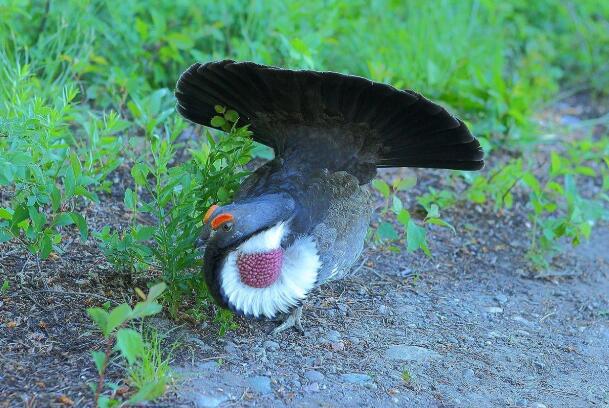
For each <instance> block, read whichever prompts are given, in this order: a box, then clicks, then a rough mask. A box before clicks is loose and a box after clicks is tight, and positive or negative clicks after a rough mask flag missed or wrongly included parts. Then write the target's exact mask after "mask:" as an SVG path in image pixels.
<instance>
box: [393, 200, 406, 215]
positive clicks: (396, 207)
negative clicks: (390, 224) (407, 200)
mask: <svg viewBox="0 0 609 408" xmlns="http://www.w3.org/2000/svg"><path fill="white" fill-rule="evenodd" d="M403 208H404V204H402V200H400V197H398V196H397V195H394V196H393V200H392V204H391V209H392V210H393V212H394V213H395V214H399V213H400V211H402V209H403Z"/></svg>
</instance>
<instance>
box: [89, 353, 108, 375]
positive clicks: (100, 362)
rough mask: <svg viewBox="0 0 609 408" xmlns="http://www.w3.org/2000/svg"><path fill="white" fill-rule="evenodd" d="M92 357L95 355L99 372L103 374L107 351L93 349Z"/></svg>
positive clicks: (94, 358) (94, 359)
mask: <svg viewBox="0 0 609 408" xmlns="http://www.w3.org/2000/svg"><path fill="white" fill-rule="evenodd" d="M91 357H93V361H94V362H95V367H96V368H97V372H98V373H99V374H101V372H102V369H103V368H104V362H105V361H106V353H104V352H103V351H92V352H91Z"/></svg>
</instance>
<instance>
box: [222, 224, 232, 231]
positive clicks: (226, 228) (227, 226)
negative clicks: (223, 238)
mask: <svg viewBox="0 0 609 408" xmlns="http://www.w3.org/2000/svg"><path fill="white" fill-rule="evenodd" d="M222 229H223V230H224V231H226V232H229V231H230V230H232V229H233V223H232V222H225V223H224V224H222Z"/></svg>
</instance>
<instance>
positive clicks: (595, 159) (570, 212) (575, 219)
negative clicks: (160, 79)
mask: <svg viewBox="0 0 609 408" xmlns="http://www.w3.org/2000/svg"><path fill="white" fill-rule="evenodd" d="M559 146H560V147H561V149H556V150H554V151H552V152H550V153H549V157H548V155H541V156H540V157H538V158H527V159H525V158H518V159H513V160H511V161H509V162H508V163H506V164H504V165H503V166H501V167H500V170H498V171H496V172H495V173H494V174H492V175H490V176H485V175H478V176H476V177H475V178H473V181H472V182H471V184H470V186H469V189H468V190H467V192H466V195H467V197H468V199H470V200H472V201H474V202H476V203H485V202H486V201H490V202H492V203H494V206H495V209H497V210H499V209H501V208H508V209H509V208H510V207H511V206H512V204H513V200H514V198H513V191H514V189H515V188H516V187H519V188H520V189H523V190H524V191H525V192H526V193H527V195H528V204H529V205H528V206H527V207H526V210H527V216H528V219H529V221H530V223H531V229H530V250H529V257H530V259H531V260H532V261H533V264H534V265H535V266H536V267H538V268H540V269H545V268H547V267H548V266H549V265H548V262H549V260H551V259H552V257H553V256H554V255H556V254H557V253H558V252H559V250H560V249H561V248H562V243H563V242H562V240H561V238H566V239H568V241H569V242H570V243H571V244H572V245H573V246H576V245H579V243H580V242H581V241H582V240H583V239H588V238H589V237H590V234H591V232H592V228H593V226H594V225H595V224H596V223H597V222H598V221H600V220H601V219H605V220H606V219H609V215H608V214H609V212H608V211H607V209H606V203H607V202H609V196H608V195H607V192H608V191H609V160H608V159H607V157H609V141H608V140H607V139H606V138H601V139H599V140H594V139H591V138H587V139H581V140H575V141H572V142H569V143H563V144H562V145H559ZM560 150H562V151H563V152H561V153H559V151H560ZM540 162H541V164H540ZM539 167H542V168H543V171H539ZM540 174H543V175H540ZM578 178H579V179H580V180H581V179H590V180H592V181H593V182H594V180H597V181H599V183H598V185H599V187H598V188H597V189H596V192H595V193H594V195H592V196H587V197H586V196H583V195H582V194H581V193H580V192H579V191H578V188H577V183H576V181H577V180H578Z"/></svg>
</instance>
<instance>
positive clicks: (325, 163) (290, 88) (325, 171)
mask: <svg viewBox="0 0 609 408" xmlns="http://www.w3.org/2000/svg"><path fill="white" fill-rule="evenodd" d="M175 96H176V99H177V106H176V108H177V111H178V112H179V113H180V114H181V115H182V116H183V117H184V118H186V119H187V120H189V121H191V122H193V123H195V124H199V125H204V126H210V127H213V126H211V121H212V118H213V117H214V116H215V115H217V113H216V110H215V107H216V106H217V105H220V106H223V107H227V108H230V109H232V110H235V111H236V112H237V114H238V120H237V122H236V125H237V126H249V129H250V131H251V132H252V133H253V136H252V137H253V139H254V140H255V141H257V142H259V143H262V144H264V145H267V146H269V147H271V148H272V149H273V151H274V158H273V159H272V160H269V161H268V162H266V163H265V164H263V165H261V166H260V167H259V168H258V169H256V170H255V171H253V172H252V173H251V175H249V176H248V177H247V178H246V179H245V180H244V181H243V182H242V184H241V185H240V187H239V188H238V190H237V192H236V193H235V196H234V197H233V202H231V203H229V204H227V205H217V204H214V205H212V206H211V207H209V209H208V210H207V211H206V213H205V214H204V217H203V230H202V232H201V239H202V240H203V241H204V243H205V244H204V254H203V275H204V279H205V283H206V285H207V287H208V290H209V292H210V294H211V295H212V297H213V298H214V299H215V301H216V302H217V303H218V304H219V305H220V306H221V307H223V308H228V309H230V310H232V311H233V312H235V313H237V314H239V315H242V316H245V317H246V318H254V319H271V320H277V319H280V318H281V317H282V318H283V321H282V323H281V324H280V325H279V326H277V327H276V328H275V330H274V331H273V333H275V334H278V333H281V332H282V331H284V330H286V329H289V328H294V329H296V330H298V331H300V332H304V329H303V326H302V321H301V319H302V307H303V304H304V302H305V300H306V299H307V297H308V296H309V295H310V293H311V292H312V291H313V290H315V289H316V288H317V287H319V286H321V285H323V284H326V283H328V282H331V281H334V280H337V279H341V278H344V277H345V276H347V275H348V274H349V271H350V270H351V269H352V267H353V265H354V264H355V263H356V262H357V260H358V258H359V257H360V255H361V253H362V251H363V248H364V241H365V238H366V233H367V230H368V228H369V224H370V221H371V218H372V215H373V205H372V199H371V194H370V192H369V189H368V188H367V185H368V184H369V183H370V182H371V180H373V179H374V178H375V176H376V173H377V169H378V168H384V167H417V168H439V169H455V170H465V171H474V170H479V169H481V168H482V167H483V166H484V158H483V156H484V154H483V150H482V148H481V146H480V143H479V142H478V140H477V139H476V138H475V137H474V136H473V135H472V134H471V132H470V131H469V129H468V127H467V126H466V124H465V123H464V122H463V121H462V120H460V119H458V118H457V117H455V116H453V115H452V114H451V113H449V112H448V111H447V110H446V109H444V108H443V107H442V106H440V105H438V104H436V103H434V102H432V101H430V100H428V99H426V98H425V97H424V96H422V95H420V94H419V93H417V92H414V91H411V90H400V89H397V88H394V87H393V86H391V85H388V84H384V83H380V82H375V81H372V80H369V79H366V78H363V77H359V76H354V75H348V74H341V73H337V72H330V71H314V70H292V69H286V68H279V67H273V66H267V65H262V64H257V63H254V62H248V61H243V62H237V61H233V60H221V61H212V62H207V63H195V64H193V65H192V66H190V67H189V68H188V69H187V70H186V71H185V72H184V73H183V74H182V75H181V76H180V77H179V79H178V81H177V85H176V91H175Z"/></svg>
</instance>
